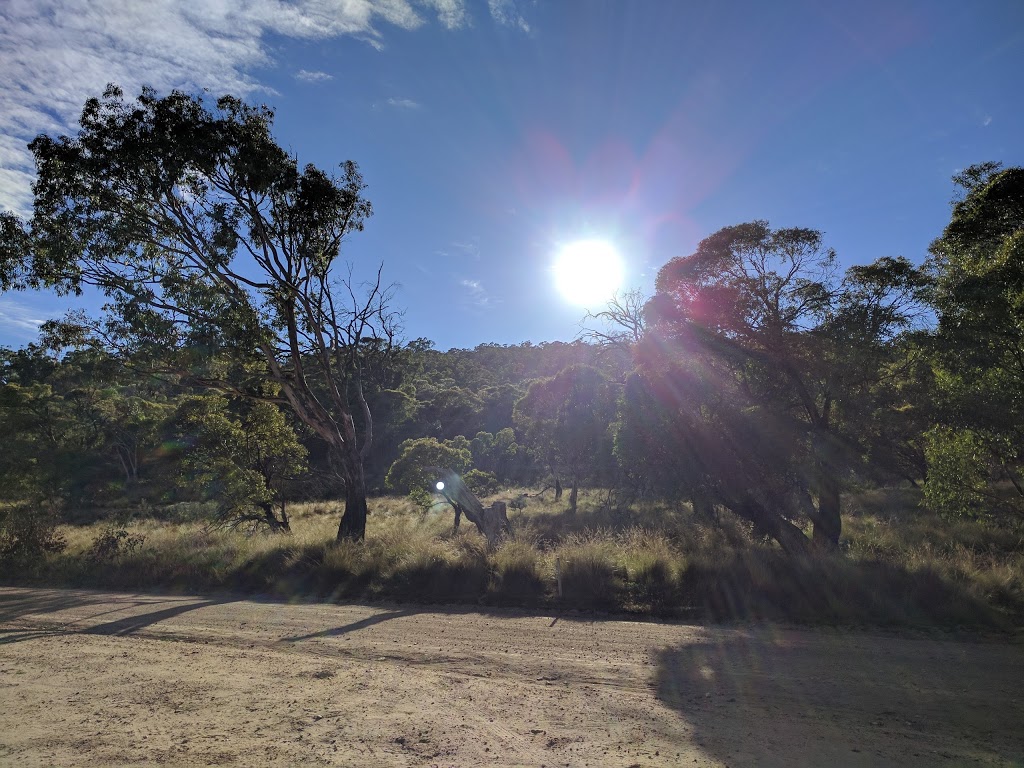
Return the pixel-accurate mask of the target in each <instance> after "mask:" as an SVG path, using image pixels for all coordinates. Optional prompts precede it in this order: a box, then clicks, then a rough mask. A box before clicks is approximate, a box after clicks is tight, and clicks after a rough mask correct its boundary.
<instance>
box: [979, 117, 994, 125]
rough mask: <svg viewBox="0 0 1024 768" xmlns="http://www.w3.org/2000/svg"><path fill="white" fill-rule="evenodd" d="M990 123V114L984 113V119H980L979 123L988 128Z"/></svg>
mask: <svg viewBox="0 0 1024 768" xmlns="http://www.w3.org/2000/svg"><path fill="white" fill-rule="evenodd" d="M991 123H992V115H985V119H984V120H982V121H981V124H982V125H983V126H985V127H986V128H988V126H989V125H991Z"/></svg>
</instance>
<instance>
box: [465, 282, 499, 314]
mask: <svg viewBox="0 0 1024 768" xmlns="http://www.w3.org/2000/svg"><path fill="white" fill-rule="evenodd" d="M459 285H461V286H462V287H463V288H465V289H466V299H467V300H468V303H470V304H472V305H473V306H474V307H478V308H480V309H485V308H487V307H491V306H493V305H494V304H495V300H494V299H493V298H492V297H491V296H490V294H488V293H487V291H486V289H485V288H484V285H483V283H481V282H480V281H479V280H471V279H469V278H463V279H462V280H459Z"/></svg>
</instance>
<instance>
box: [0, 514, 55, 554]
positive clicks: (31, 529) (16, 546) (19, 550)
mask: <svg viewBox="0 0 1024 768" xmlns="http://www.w3.org/2000/svg"><path fill="white" fill-rule="evenodd" d="M58 522H59V514H58V511H57V509H56V507H53V506H51V505H49V504H37V505H36V504H27V503H21V504H13V505H10V506H6V507H0V562H3V563H6V564H8V565H11V566H14V567H15V568H23V567H25V566H26V565H27V564H35V563H36V562H37V561H39V560H41V559H43V558H44V557H45V556H46V555H47V554H49V553H57V552H62V551H64V548H65V547H66V546H67V541H66V539H65V538H64V535H63V534H62V533H61V532H60V531H59V530H58V529H57V524H58Z"/></svg>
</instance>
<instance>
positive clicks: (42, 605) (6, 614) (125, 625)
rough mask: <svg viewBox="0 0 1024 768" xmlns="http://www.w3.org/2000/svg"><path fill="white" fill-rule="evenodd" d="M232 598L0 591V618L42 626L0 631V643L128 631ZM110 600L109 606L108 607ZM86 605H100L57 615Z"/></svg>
mask: <svg viewBox="0 0 1024 768" xmlns="http://www.w3.org/2000/svg"><path fill="white" fill-rule="evenodd" d="M168 600H173V601H174V603H175V604H174V605H171V606H169V607H164V608H161V609H160V610H155V611H148V612H146V613H134V614H133V615H130V616H124V617H122V618H120V619H116V620H114V621H108V622H103V623H95V622H96V620H97V619H99V618H101V617H103V616H107V615H109V614H112V613H124V612H128V611H137V610H139V609H144V608H147V607H156V606H159V605H163V604H166V602H168ZM234 601H235V600H234V598H167V599H161V598H154V597H141V596H140V597H133V598H125V597H124V596H120V595H105V594H103V593H95V592H92V593H89V592H79V591H75V590H67V591H63V590H40V589H32V590H26V591H21V590H17V591H11V592H0V622H4V623H9V622H16V621H18V620H24V619H28V618H29V617H31V622H30V623H32V624H41V625H43V626H42V627H38V626H31V627H29V628H24V627H18V628H11V629H7V630H4V631H3V634H2V636H0V644H10V643H15V642H22V641H25V640H32V639H35V638H38V637H44V636H50V635H59V634H60V635H62V634H72V633H78V634H89V635H130V634H133V633H135V632H138V631H139V630H141V629H144V628H146V627H148V626H151V625H153V624H156V623H157V622H160V621H163V620H165V619H170V618H173V617H175V616H180V615H181V614H183V613H187V612H188V611H194V610H197V609H199V608H203V607H206V606H209V605H220V604H222V603H229V602H234ZM111 603H113V607H111ZM90 605H96V606H97V608H100V607H102V610H99V611H98V612H96V613H86V614H81V613H75V614H72V615H71V616H70V617H60V616H59V615H58V614H60V613H61V612H62V611H68V610H73V609H78V608H83V607H88V606H90Z"/></svg>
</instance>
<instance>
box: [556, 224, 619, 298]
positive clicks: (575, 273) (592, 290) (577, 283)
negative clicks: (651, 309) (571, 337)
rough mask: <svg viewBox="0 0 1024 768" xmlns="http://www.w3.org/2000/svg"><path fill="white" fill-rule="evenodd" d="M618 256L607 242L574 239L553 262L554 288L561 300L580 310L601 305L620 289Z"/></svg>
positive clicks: (612, 246) (613, 247)
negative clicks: (576, 306)
mask: <svg viewBox="0 0 1024 768" xmlns="http://www.w3.org/2000/svg"><path fill="white" fill-rule="evenodd" d="M622 278H623V269H622V257H621V256H619V252H618V251H617V250H616V249H615V246H614V245H612V244H611V243H609V242H608V241H607V240H577V241H575V242H572V243H569V244H568V245H566V246H564V247H563V248H562V250H560V251H559V252H558V257H557V258H556V260H555V285H556V286H557V288H558V292H559V293H561V294H562V297H563V298H564V299H565V300H566V301H568V302H571V303H572V304H576V305H578V306H581V307H588V308H591V307H597V306H599V305H602V304H604V303H605V302H607V301H608V300H609V299H611V298H612V295H613V294H614V293H615V292H616V291H617V290H619V288H620V287H621V286H622Z"/></svg>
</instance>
